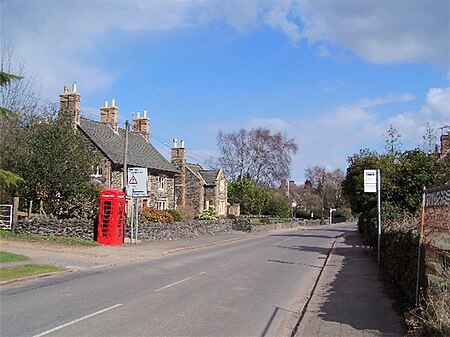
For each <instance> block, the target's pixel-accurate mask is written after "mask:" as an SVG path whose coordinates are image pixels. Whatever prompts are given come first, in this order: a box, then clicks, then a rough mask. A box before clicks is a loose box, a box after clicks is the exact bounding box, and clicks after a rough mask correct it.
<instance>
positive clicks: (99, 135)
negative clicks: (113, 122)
mask: <svg viewBox="0 0 450 337" xmlns="http://www.w3.org/2000/svg"><path fill="white" fill-rule="evenodd" d="M78 127H79V129H80V130H81V132H82V133H83V134H84V135H85V136H86V137H88V138H89V139H90V140H91V141H92V142H93V143H94V144H95V145H96V146H97V147H98V148H99V149H100V151H101V152H102V153H103V154H104V155H105V156H106V157H107V158H108V159H110V160H111V161H112V162H113V163H114V164H117V165H123V150H124V141H125V130H124V129H119V130H118V132H117V133H116V132H114V130H113V129H112V128H111V127H110V126H109V125H105V124H101V123H100V122H97V121H93V120H89V119H84V118H82V119H81V120H80V124H79V126H78ZM127 165H129V166H136V167H146V168H149V169H153V170H159V171H165V172H173V173H176V172H178V171H177V170H176V169H175V168H174V167H173V166H172V164H171V163H170V162H169V161H168V160H167V159H166V158H164V157H163V156H162V155H161V154H160V153H159V152H158V151H157V150H156V149H155V148H154V147H153V145H151V144H150V143H148V142H147V141H146V140H145V138H144V137H143V136H142V135H140V134H135V133H132V132H129V133H128V163H127Z"/></svg>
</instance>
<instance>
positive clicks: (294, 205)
mask: <svg viewBox="0 0 450 337" xmlns="http://www.w3.org/2000/svg"><path fill="white" fill-rule="evenodd" d="M291 206H292V208H291V211H292V212H291V214H292V216H291V217H292V220H294V209H295V207H297V203H296V202H295V201H293V202H292V204H291Z"/></svg>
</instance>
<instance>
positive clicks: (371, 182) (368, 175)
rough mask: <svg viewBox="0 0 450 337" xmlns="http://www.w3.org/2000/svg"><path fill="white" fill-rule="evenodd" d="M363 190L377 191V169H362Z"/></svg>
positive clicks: (368, 191)
mask: <svg viewBox="0 0 450 337" xmlns="http://www.w3.org/2000/svg"><path fill="white" fill-rule="evenodd" d="M364 192H366V193H376V192H377V170H364Z"/></svg>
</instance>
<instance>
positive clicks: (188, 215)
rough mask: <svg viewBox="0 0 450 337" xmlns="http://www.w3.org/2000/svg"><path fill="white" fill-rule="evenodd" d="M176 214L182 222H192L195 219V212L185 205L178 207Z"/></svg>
mask: <svg viewBox="0 0 450 337" xmlns="http://www.w3.org/2000/svg"><path fill="white" fill-rule="evenodd" d="M177 212H178V213H179V214H180V215H181V218H182V219H183V220H184V221H189V220H193V219H194V218H195V215H196V214H195V211H194V209H193V208H192V206H189V205H186V206H178V207H177Z"/></svg>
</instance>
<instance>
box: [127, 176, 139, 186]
mask: <svg viewBox="0 0 450 337" xmlns="http://www.w3.org/2000/svg"><path fill="white" fill-rule="evenodd" d="M137 183H138V182H137V180H136V177H135V176H131V179H130V180H129V181H128V184H130V185H137Z"/></svg>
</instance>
